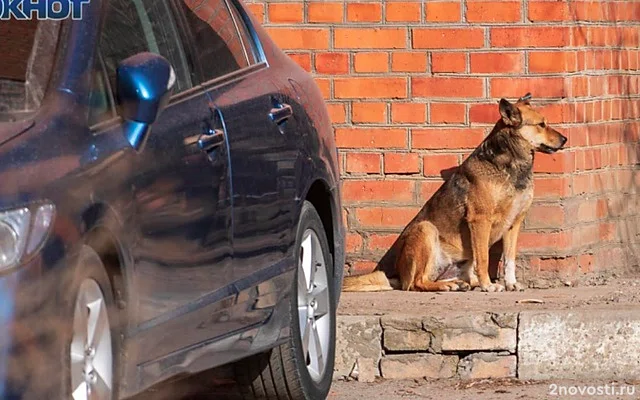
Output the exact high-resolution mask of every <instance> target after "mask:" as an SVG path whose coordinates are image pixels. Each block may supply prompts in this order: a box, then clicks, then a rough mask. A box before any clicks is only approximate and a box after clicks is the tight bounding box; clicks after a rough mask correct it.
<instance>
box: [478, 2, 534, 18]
mask: <svg viewBox="0 0 640 400" xmlns="http://www.w3.org/2000/svg"><path fill="white" fill-rule="evenodd" d="M521 14H522V11H521V10H520V3H519V2H515V1H475V0H469V1H467V21H468V22H517V21H520V19H521Z"/></svg>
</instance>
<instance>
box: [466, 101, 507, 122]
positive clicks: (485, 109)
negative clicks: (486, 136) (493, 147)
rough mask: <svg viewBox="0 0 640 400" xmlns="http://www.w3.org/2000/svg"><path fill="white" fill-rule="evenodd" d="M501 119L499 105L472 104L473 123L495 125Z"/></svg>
mask: <svg viewBox="0 0 640 400" xmlns="http://www.w3.org/2000/svg"><path fill="white" fill-rule="evenodd" d="M499 119H500V112H499V111H498V105H497V104H493V103H492V104H472V105H471V107H470V108H469V121H470V122H471V123H474V122H475V123H483V124H495V123H496V122H497V121H498V120H499Z"/></svg>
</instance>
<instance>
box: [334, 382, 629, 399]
mask: <svg viewBox="0 0 640 400" xmlns="http://www.w3.org/2000/svg"><path fill="white" fill-rule="evenodd" d="M574 393H575V394H574ZM581 393H582V394H581ZM590 393H591V394H590ZM639 397H640V382H606V381H603V382H574V381H557V382H541V381H538V382H523V381H518V380H515V379H507V380H493V381H492V380H482V381H472V382H461V381H457V380H438V381H427V380H424V379H417V380H404V381H379V382H375V383H360V382H355V381H351V382H345V381H339V382H334V383H333V386H332V387H331V393H330V395H329V397H328V400H356V399H384V400H400V399H402V400H411V399H433V400H449V399H456V400H458V399H460V400H463V399H473V400H493V399H498V400H514V399H523V400H526V399H554V398H555V399H566V398H571V399H574V398H575V399H596V398H597V399H636V398H639Z"/></svg>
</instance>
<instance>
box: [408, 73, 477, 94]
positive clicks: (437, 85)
mask: <svg viewBox="0 0 640 400" xmlns="http://www.w3.org/2000/svg"><path fill="white" fill-rule="evenodd" d="M411 93H412V94H413V96H414V97H459V98H470V97H483V96H484V82H483V81H482V78H442V77H414V78H412V79H411Z"/></svg>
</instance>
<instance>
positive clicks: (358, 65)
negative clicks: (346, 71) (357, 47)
mask: <svg viewBox="0 0 640 400" xmlns="http://www.w3.org/2000/svg"><path fill="white" fill-rule="evenodd" d="M353 69H354V70H355V71H356V72H387V71H389V54H388V53H356V54H355V55H354V63H353Z"/></svg>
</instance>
